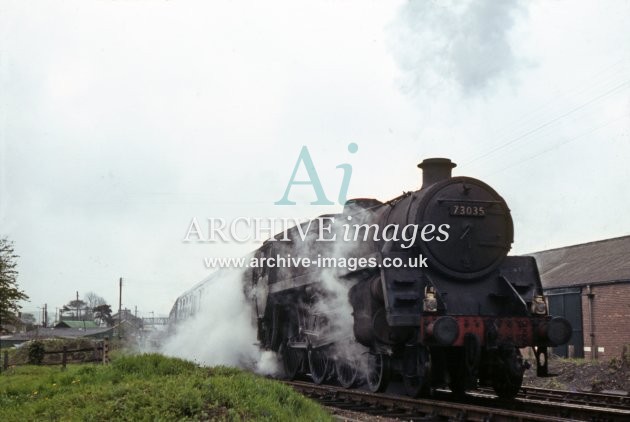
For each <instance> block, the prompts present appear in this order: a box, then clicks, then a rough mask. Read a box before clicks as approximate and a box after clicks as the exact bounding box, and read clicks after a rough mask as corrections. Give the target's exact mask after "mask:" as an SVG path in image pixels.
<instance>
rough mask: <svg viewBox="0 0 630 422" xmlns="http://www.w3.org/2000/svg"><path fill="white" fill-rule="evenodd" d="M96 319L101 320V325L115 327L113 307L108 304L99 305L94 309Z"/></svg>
mask: <svg viewBox="0 0 630 422" xmlns="http://www.w3.org/2000/svg"><path fill="white" fill-rule="evenodd" d="M92 311H93V312H94V319H95V320H99V321H100V322H101V323H102V322H105V324H107V326H108V327H111V326H112V325H114V318H112V307H111V306H109V305H106V304H102V305H98V306H97V307H95V308H94V309H92Z"/></svg>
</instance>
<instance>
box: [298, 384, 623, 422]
mask: <svg viewBox="0 0 630 422" xmlns="http://www.w3.org/2000/svg"><path fill="white" fill-rule="evenodd" d="M286 383H287V384H289V385H291V386H292V387H293V388H295V389H296V390H298V391H300V392H301V393H302V394H304V395H306V396H308V397H311V398H313V399H314V400H317V401H318V402H320V403H321V404H323V405H325V406H328V407H333V408H338V409H344V410H350V411H353V412H360V413H364V414H369V415H378V416H382V417H387V418H395V419H401V420H406V421H441V420H449V421H547V422H554V421H567V420H572V421H611V422H616V421H629V420H630V410H628V409H627V408H623V404H621V405H620V408H615V407H610V406H603V405H593V404H590V403H589V404H583V403H569V402H566V401H560V400H564V399H563V398H561V399H557V400H556V401H554V400H553V399H552V398H551V396H552V395H551V394H548V395H547V396H546V398H544V399H542V398H541V396H542V395H543V394H544V393H543V391H548V390H543V391H537V393H538V394H539V397H538V398H526V397H522V396H519V397H517V398H516V399H514V400H511V401H504V400H499V399H497V398H496V397H495V396H493V395H491V394H488V393H486V392H483V391H482V392H478V393H477V392H475V393H471V394H467V395H466V396H465V397H464V398H456V397H454V396H453V395H451V394H450V393H447V392H444V391H438V392H436V395H435V397H434V398H432V399H412V398H409V397H404V396H395V395H389V394H373V393H370V392H367V391H362V390H358V389H351V390H348V389H344V388H341V387H337V386H332V385H316V384H313V383H309V382H302V381H291V382H286ZM525 390H529V389H525ZM538 390H541V389H538ZM552 391H553V390H552ZM524 393H525V394H527V393H526V392H524ZM530 393H531V392H530ZM600 396H601V395H600Z"/></svg>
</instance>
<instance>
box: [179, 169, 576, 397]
mask: <svg viewBox="0 0 630 422" xmlns="http://www.w3.org/2000/svg"><path fill="white" fill-rule="evenodd" d="M418 167H420V168H421V169H422V171H423V183H422V187H421V188H420V189H419V190H417V191H412V192H406V193H404V194H403V195H401V196H399V197H397V198H394V199H392V200H390V201H387V202H384V203H383V202H380V201H378V200H375V199H354V200H349V201H348V202H347V203H346V205H345V207H344V209H343V212H342V213H341V214H336V215H328V216H323V217H326V218H319V219H316V220H312V221H310V222H309V223H308V224H306V223H305V224H302V225H301V226H296V227H293V228H291V229H289V230H287V231H286V232H283V233H280V234H278V235H277V236H275V238H272V239H270V240H268V241H266V242H265V243H264V244H263V245H262V246H261V247H260V248H259V249H258V250H256V251H255V252H254V253H253V257H256V258H257V259H260V261H264V259H263V258H268V259H269V258H273V257H286V256H293V257H300V258H305V257H306V258H310V260H311V261H312V262H321V259H322V257H336V258H343V259H345V260H350V259H351V258H354V261H353V262H355V263H356V262H361V263H362V265H354V266H351V267H349V266H344V267H343V268H321V267H319V266H317V265H315V266H301V265H298V266H291V267H286V266H285V267H280V266H278V265H262V266H259V267H254V268H249V269H247V270H246V271H245V272H244V275H243V287H244V293H245V295H246V296H247V298H248V299H249V300H250V301H251V304H252V309H253V318H254V319H255V321H254V322H255V323H256V324H257V327H258V340H259V345H260V347H261V348H263V349H266V350H273V351H275V352H278V354H279V355H280V357H281V360H282V362H283V367H284V372H285V376H286V377H288V378H294V377H297V376H300V375H306V374H309V375H310V377H311V378H312V379H313V380H314V382H316V383H322V382H326V381H331V380H334V379H336V380H337V381H338V382H339V383H340V384H341V385H342V386H345V387H351V386H354V385H356V384H358V383H359V382H360V381H363V382H365V383H366V384H367V386H368V387H369V388H370V390H372V391H383V390H384V389H385V388H386V387H387V385H388V383H389V382H390V380H392V381H402V383H403V384H404V387H405V390H406V392H407V394H409V395H411V396H418V395H421V394H423V393H424V394H426V393H429V392H430V391H431V389H432V388H435V387H441V386H444V385H448V386H449V387H450V389H451V390H452V391H453V392H455V393H463V392H464V391H465V390H467V389H473V388H475V387H477V386H478V385H491V386H492V387H493V388H494V390H495V391H496V393H497V394H498V395H499V396H501V397H513V396H514V395H516V394H517V392H518V390H519V388H520V386H521V383H522V380H523V372H524V371H525V369H527V368H528V367H529V366H528V363H527V362H526V361H524V360H523V359H522V357H521V353H520V350H519V349H521V348H524V347H532V348H533V349H534V352H535V356H536V365H537V374H538V375H540V376H544V375H547V347H548V346H557V345H561V344H565V343H567V342H568V341H569V339H570V336H571V326H570V324H569V323H568V321H567V320H565V319H563V318H559V317H552V316H550V315H548V309H547V304H546V301H545V298H544V296H543V293H542V286H541V282H540V277H539V274H538V269H537V266H536V262H535V259H534V258H532V257H525V256H507V254H508V251H509V250H510V248H511V244H512V242H513V224H512V218H511V215H510V210H509V208H508V206H507V204H506V202H505V201H504V199H503V198H502V197H501V196H499V194H498V193H497V192H495V191H494V189H492V188H491V187H490V186H488V185H487V184H486V183H484V182H482V181H480V180H477V179H474V178H470V177H451V171H452V169H453V168H454V167H455V164H454V163H452V162H451V161H450V160H448V159H444V158H431V159H426V160H424V161H423V162H422V163H421V164H419V165H418ZM333 220H334V221H335V222H336V223H335V224H332V225H331V226H330V227H326V228H325V231H326V232H327V233H328V234H329V236H328V237H329V238H330V237H332V235H334V234H337V236H336V239H337V240H336V241H321V234H322V231H323V229H324V228H323V227H322V224H324V222H325V221H328V222H331V221H333ZM339 222H343V223H344V226H343V228H342V226H341V225H339V224H338V223H339ZM349 223H352V225H349ZM371 226H373V227H375V228H376V229H377V230H378V229H383V228H386V230H385V231H384V232H383V233H382V235H381V236H371V233H370V232H369V228H370V227H371ZM409 226H412V227H413V226H417V227H419V228H420V229H421V230H423V231H422V236H418V237H414V242H413V244H410V243H408V242H407V243H405V242H401V241H400V240H399V239H398V241H396V240H392V239H394V236H392V235H391V233H390V235H389V236H388V235H387V231H388V230H394V229H395V228H396V227H401V228H402V227H409ZM348 227H351V228H352V229H353V230H354V233H353V234H354V235H353V236H349V237H348V236H347V235H348ZM360 230H363V232H361V233H358V231H360ZM377 230H375V232H376V231H377ZM344 232H345V233H344ZM344 234H345V236H344ZM357 234H363V236H361V235H357ZM344 239H346V240H344ZM348 239H349V240H348ZM361 258H363V259H361ZM418 258H420V259H418ZM318 259H319V260H320V261H317V260H318ZM414 259H416V261H415V262H416V264H417V263H418V262H422V263H424V264H426V265H408V264H407V263H411V262H414V261H413V260H414ZM267 262H269V263H271V262H273V261H267ZM393 262H395V263H398V264H399V265H391V263H393ZM374 263H376V264H377V265H373V264H374ZM386 263H388V264H390V265H385V264H386ZM180 299H181V298H180Z"/></svg>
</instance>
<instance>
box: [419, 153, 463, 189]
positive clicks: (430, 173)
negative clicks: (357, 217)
mask: <svg viewBox="0 0 630 422" xmlns="http://www.w3.org/2000/svg"><path fill="white" fill-rule="evenodd" d="M455 166H457V164H455V163H454V162H452V161H451V160H449V159H448V158H427V159H426V160H424V161H423V162H421V163H420V164H418V167H420V168H421V169H422V188H426V187H428V186H429V185H432V184H434V183H437V182H439V181H441V180H446V179H450V178H451V170H453V167H455Z"/></svg>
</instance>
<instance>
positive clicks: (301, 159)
mask: <svg viewBox="0 0 630 422" xmlns="http://www.w3.org/2000/svg"><path fill="white" fill-rule="evenodd" d="M358 150H359V146H358V145H357V144H355V143H354V142H351V143H349V144H348V151H349V152H350V154H354V153H356V152H357V151H358ZM300 165H304V168H305V169H306V173H307V174H308V180H295V176H296V175H297V172H298V169H299V168H300ZM336 168H338V169H339V168H340V169H342V170H343V179H342V180H341V186H340V188H339V197H338V201H339V204H340V205H343V204H345V203H346V195H347V194H348V185H350V176H352V166H351V165H350V164H346V163H344V164H339V165H338V166H337V167H336ZM293 185H311V186H313V190H314V191H315V196H316V197H317V201H314V202H311V205H334V202H332V201H330V200H328V198H326V195H325V194H324V188H323V187H322V183H321V182H320V181H319V176H318V175H317V170H315V165H314V164H313V160H312V159H311V154H309V152H308V148H307V147H306V145H304V146H303V147H302V150H301V151H300V155H299V156H298V160H297V163H295V167H294V168H293V173H292V174H291V178H290V179H289V184H288V185H287V188H286V190H285V191H284V195H283V196H282V199H280V200H279V201H276V202H274V204H276V205H295V202H293V201H290V200H289V192H290V191H291V187H292V186H293Z"/></svg>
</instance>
